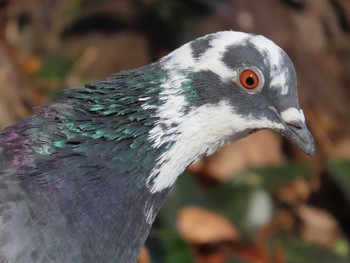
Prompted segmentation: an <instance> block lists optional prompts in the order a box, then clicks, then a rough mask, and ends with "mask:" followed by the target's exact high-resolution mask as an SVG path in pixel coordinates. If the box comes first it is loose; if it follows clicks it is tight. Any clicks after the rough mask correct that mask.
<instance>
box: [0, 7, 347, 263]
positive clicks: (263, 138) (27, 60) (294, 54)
mask: <svg viewBox="0 0 350 263" xmlns="http://www.w3.org/2000/svg"><path fill="white" fill-rule="evenodd" d="M230 29H232V30H240V31H245V32H252V33H257V34H263V35H265V36H267V37H269V38H271V39H272V40H274V41H275V42H276V43H277V44H279V45H280V46H281V47H282V48H283V49H284V50H285V51H286V52H287V53H288V54H289V56H290V57H291V58H292V60H293V62H294V63H295V66H296V71H297V74H298V83H299V95H300V101H301V105H302V107H303V109H304V113H305V115H306V118H307V122H308V126H309V128H310V130H311V131H312V133H313V135H314V137H315V139H316V145H317V148H316V155H315V157H314V158H309V157H307V156H305V155H304V154H303V153H301V152H300V151H299V150H298V149H296V147H295V146H293V145H292V144H291V143H290V142H288V141H286V140H285V139H284V138H282V137H281V136H279V135H278V134H276V133H273V132H270V131H262V132H259V133H256V134H254V135H251V136H249V137H248V138H246V139H243V140H241V141H239V142H236V143H234V144H233V145H229V146H227V147H225V148H224V149H223V150H222V151H220V152H218V153H216V154H215V155H214V156H211V157H208V158H206V159H204V160H200V161H199V162H197V163H195V164H193V165H191V166H190V167H189V169H188V172H187V173H186V174H185V175H182V176H181V177H180V178H179V180H178V182H177V184H176V186H175V187H174V189H173V191H172V193H171V195H170V197H169V198H168V200H167V202H166V204H165V206H164V207H163V209H162V210H161V211H160V213H159V216H158V217H157V219H156V222H155V224H154V226H153V228H152V231H151V233H150V236H149V238H148V240H147V242H146V248H145V249H144V250H143V251H142V254H141V257H140V259H139V262H140V263H141V262H142V263H149V262H152V263H162V262H165V263H187V262H196V263H224V262H228V263H238V262H241V263H242V262H246V263H308V262H310V263H311V262H312V263H314V262H318V263H323V262H324V263H328V262H329V263H330V262H332V263H338V262H339V263H342V262H350V250H349V240H350V161H349V160H350V132H349V131H350V107H349V102H350V91H349V88H350V85H349V84H350V1H349V0H264V1H261V0H218V1H212V0H114V1H113V0H59V1H58V0H30V1H28V0H0V129H2V128H5V127H6V126H9V125H11V124H12V123H14V122H15V121H17V120H19V119H21V118H24V117H26V116H28V115H29V114H31V113H32V112H33V109H34V108H35V107H37V106H40V105H42V104H46V103H48V102H50V101H51V100H52V99H54V98H55V97H57V96H59V95H60V94H61V92H62V90H63V89H64V88H68V87H74V86H82V85H84V84H85V83H89V82H94V81H97V80H102V79H104V78H105V77H107V76H108V75H110V74H112V73H115V72H118V71H121V70H127V69H131V68H135V67H139V66H142V65H145V64H148V63H150V62H152V61H155V60H157V59H158V58H160V57H162V56H164V55H166V54H167V53H169V52H171V51H172V50H174V49H176V48H177V47H179V46H180V45H182V44H183V43H186V42H188V41H190V40H192V39H194V38H196V37H198V36H202V35H205V34H207V33H211V32H216V31H221V30H230ZM194 125H195V124H194Z"/></svg>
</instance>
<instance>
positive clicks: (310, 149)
mask: <svg viewBox="0 0 350 263" xmlns="http://www.w3.org/2000/svg"><path fill="white" fill-rule="evenodd" d="M271 109H272V110H273V111H274V112H275V113H276V114H277V115H278V116H279V118H280V121H281V122H282V124H283V128H282V129H281V130H280V132H281V133H282V135H283V136H284V137H286V138H287V139H289V140H290V141H291V142H293V143H294V144H296V145H297V146H298V147H299V149H300V150H302V151H303V152H304V153H306V154H307V155H310V156H313V155H314V153H315V141H314V138H313V137H312V135H311V133H310V131H309V129H308V128H307V126H306V123H305V117H304V114H303V111H302V110H300V109H299V110H298V109H296V108H289V109H287V110H285V111H283V112H282V113H278V112H277V110H276V109H275V108H271Z"/></svg>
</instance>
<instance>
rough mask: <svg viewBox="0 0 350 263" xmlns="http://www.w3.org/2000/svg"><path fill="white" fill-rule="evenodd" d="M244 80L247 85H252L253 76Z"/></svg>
mask: <svg viewBox="0 0 350 263" xmlns="http://www.w3.org/2000/svg"><path fill="white" fill-rule="evenodd" d="M245 81H246V83H247V85H248V86H253V85H254V83H255V82H254V79H253V77H248V78H247V79H246V80H245Z"/></svg>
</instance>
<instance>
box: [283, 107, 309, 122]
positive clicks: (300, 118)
mask: <svg viewBox="0 0 350 263" xmlns="http://www.w3.org/2000/svg"><path fill="white" fill-rule="evenodd" d="M281 117H282V119H283V120H284V121H285V122H286V123H293V122H294V123H298V122H302V123H305V116H304V113H303V111H302V110H301V109H300V110H298V109H296V108H293V107H291V108H288V109H286V110H284V111H282V112H281Z"/></svg>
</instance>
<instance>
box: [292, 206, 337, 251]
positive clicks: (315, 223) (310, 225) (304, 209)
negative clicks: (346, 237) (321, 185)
mask: <svg viewBox="0 0 350 263" xmlns="http://www.w3.org/2000/svg"><path fill="white" fill-rule="evenodd" d="M296 212H297V215H298V216H299V217H300V219H301V221H302V223H303V225H302V235H303V237H304V238H305V239H306V240H308V241H311V242H315V243H316V244H319V245H322V246H331V245H332V244H333V243H334V242H335V241H336V240H337V239H338V238H339V233H340V231H339V226H338V223H337V222H336V220H335V219H334V218H333V216H331V215H330V214H329V213H328V212H326V211H325V210H321V209H318V208H315V207H311V206H307V205H303V206H301V207H299V208H298V209H297V210H296Z"/></svg>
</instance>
